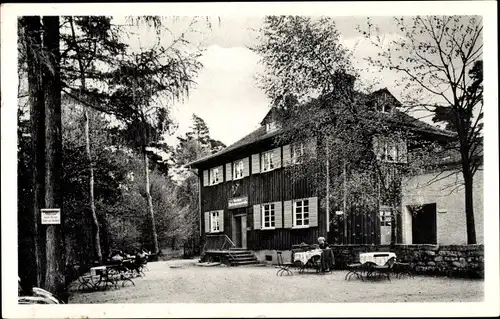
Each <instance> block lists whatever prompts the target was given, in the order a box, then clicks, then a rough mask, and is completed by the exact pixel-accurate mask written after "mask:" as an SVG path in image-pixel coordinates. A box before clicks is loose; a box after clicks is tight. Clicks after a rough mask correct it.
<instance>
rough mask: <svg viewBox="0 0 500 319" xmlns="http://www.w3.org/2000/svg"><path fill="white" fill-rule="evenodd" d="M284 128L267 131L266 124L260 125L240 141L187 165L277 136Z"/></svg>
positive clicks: (199, 162)
mask: <svg viewBox="0 0 500 319" xmlns="http://www.w3.org/2000/svg"><path fill="white" fill-rule="evenodd" d="M282 131H283V130H282V129H276V130H274V131H272V132H266V127H265V126H260V127H259V128H257V129H255V130H254V131H252V132H251V133H250V134H248V135H246V136H245V137H243V138H241V139H239V140H238V141H236V142H235V143H233V144H231V145H229V146H228V147H226V148H225V149H223V150H221V151H219V152H217V153H215V154H210V155H207V156H205V157H202V158H200V159H198V160H196V161H194V162H191V163H189V164H187V165H186V166H187V167H190V166H193V165H197V164H201V163H203V162H206V161H208V160H210V159H213V158H216V157H219V156H221V155H223V154H227V153H231V152H232V151H234V150H236V149H239V148H241V147H243V146H247V145H251V144H254V143H256V142H259V141H263V140H265V139H268V138H271V137H273V136H276V135H278V134H279V133H281V132H282Z"/></svg>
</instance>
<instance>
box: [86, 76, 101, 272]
mask: <svg viewBox="0 0 500 319" xmlns="http://www.w3.org/2000/svg"><path fill="white" fill-rule="evenodd" d="M82 80H83V81H84V80H85V79H82ZM82 83H84V82H82ZM82 87H84V85H82ZM84 117H85V151H86V153H87V159H88V161H89V192H90V211H91V213H92V221H93V223H94V241H95V246H94V247H95V254H96V256H97V259H98V260H99V264H100V265H101V264H102V251H101V236H100V227H99V220H98V219H97V213H96V210H95V199H94V163H93V161H92V153H91V152H90V129H89V126H90V123H89V122H90V119H89V109H88V108H87V107H85V110H84Z"/></svg>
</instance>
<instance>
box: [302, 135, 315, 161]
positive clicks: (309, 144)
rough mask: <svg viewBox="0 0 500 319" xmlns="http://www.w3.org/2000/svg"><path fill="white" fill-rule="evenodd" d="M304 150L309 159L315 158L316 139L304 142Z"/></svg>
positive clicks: (312, 138)
mask: <svg viewBox="0 0 500 319" xmlns="http://www.w3.org/2000/svg"><path fill="white" fill-rule="evenodd" d="M304 148H305V150H304V151H305V152H307V156H308V157H309V158H316V137H311V138H308V139H307V140H306V141H305V142H304Z"/></svg>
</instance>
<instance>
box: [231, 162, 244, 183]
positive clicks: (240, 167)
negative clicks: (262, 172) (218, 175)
mask: <svg viewBox="0 0 500 319" xmlns="http://www.w3.org/2000/svg"><path fill="white" fill-rule="evenodd" d="M244 171H245V163H244V161H243V160H242V159H241V160H238V161H235V162H233V180H236V179H241V178H243V177H244Z"/></svg>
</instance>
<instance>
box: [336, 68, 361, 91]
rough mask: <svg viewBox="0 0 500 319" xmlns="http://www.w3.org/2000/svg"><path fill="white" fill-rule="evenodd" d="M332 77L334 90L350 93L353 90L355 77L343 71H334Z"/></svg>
mask: <svg viewBox="0 0 500 319" xmlns="http://www.w3.org/2000/svg"><path fill="white" fill-rule="evenodd" d="M333 77H334V85H335V88H334V89H340V91H341V92H345V91H347V92H352V91H353V90H354V82H355V81H356V77H355V76H354V75H351V74H349V73H346V72H345V71H344V70H336V71H335V73H334V74H333Z"/></svg>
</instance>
